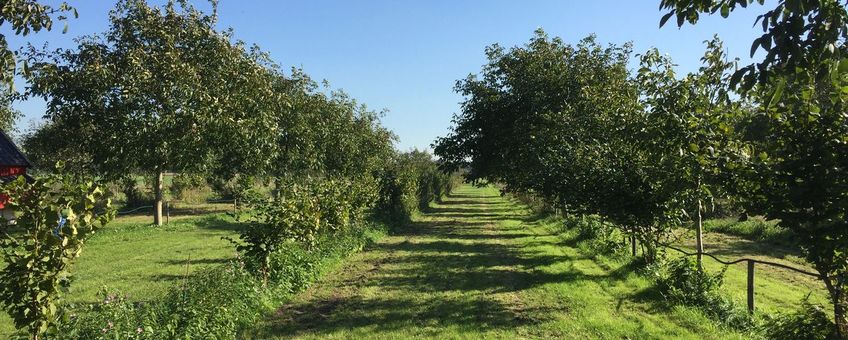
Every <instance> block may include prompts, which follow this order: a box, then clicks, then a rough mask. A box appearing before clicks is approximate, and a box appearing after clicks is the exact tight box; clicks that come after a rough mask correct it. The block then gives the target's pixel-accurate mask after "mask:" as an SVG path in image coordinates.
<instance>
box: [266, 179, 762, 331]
mask: <svg viewBox="0 0 848 340" xmlns="http://www.w3.org/2000/svg"><path fill="white" fill-rule="evenodd" d="M627 263H629V262H628V261H619V262H614V261H613V262H610V261H606V260H603V259H596V258H593V257H591V256H586V255H584V254H581V253H580V251H578V250H577V249H576V248H574V247H573V244H571V242H570V241H569V240H568V239H564V238H563V237H562V236H561V235H560V234H559V233H557V232H556V231H555V230H554V228H551V227H550V226H549V225H547V224H546V223H545V220H540V219H538V218H536V217H534V215H533V214H532V213H531V212H529V211H527V210H526V209H524V208H523V206H522V205H521V204H518V203H516V202H512V201H510V200H508V199H506V198H503V197H501V196H500V195H499V194H498V191H497V190H496V189H494V188H474V187H471V186H463V187H462V188H460V190H458V191H456V192H455V193H454V194H452V195H450V197H448V198H447V199H446V200H445V201H444V202H443V203H442V204H437V205H434V207H433V208H432V210H431V211H430V212H428V213H426V214H422V215H421V216H418V217H416V219H415V221H414V222H413V223H411V224H410V225H409V226H407V227H406V228H402V230H400V231H399V232H398V233H396V235H394V236H390V237H387V238H385V239H383V240H382V241H381V242H379V243H378V244H376V245H374V246H372V247H371V248H370V249H368V250H366V251H364V252H362V253H359V254H357V255H354V256H353V257H352V258H351V259H350V260H349V261H347V262H346V264H344V265H343V266H341V267H340V268H339V269H338V270H337V271H335V272H333V273H329V274H328V275H326V276H325V278H324V279H323V280H321V281H319V282H318V283H316V284H315V285H314V286H313V287H311V288H310V289H308V290H307V291H306V292H304V293H303V294H301V295H299V296H298V297H296V298H295V299H294V300H292V301H291V302H290V303H288V304H286V305H284V306H282V307H281V308H279V309H278V310H277V311H276V312H275V313H274V314H273V315H271V316H269V317H268V318H267V319H266V320H265V322H264V323H262V324H261V325H259V326H258V328H257V329H256V330H254V331H253V332H252V333H251V334H250V335H252V336H254V337H257V338H269V337H280V338H291V337H294V338H407V337H422V336H423V337H434V338H516V337H518V338H553V337H559V338H563V337H568V338H577V337H589V338H616V339H621V338H722V339H727V338H744V337H746V335H744V334H738V333H735V332H733V331H731V330H728V329H724V328H722V327H720V326H718V324H717V323H716V322H714V321H712V320H709V319H707V318H706V317H705V316H703V315H702V314H701V313H700V312H698V311H697V310H695V309H692V308H684V307H672V306H669V305H668V304H666V303H665V302H664V301H663V299H662V297H661V296H659V294H658V293H657V292H656V291H655V290H653V289H652V285H651V283H650V282H649V281H648V280H647V279H646V278H644V277H643V276H642V275H640V274H638V273H637V272H636V271H635V270H634V268H631V267H632V266H630V265H628V264H627Z"/></svg>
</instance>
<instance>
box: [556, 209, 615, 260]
mask: <svg viewBox="0 0 848 340" xmlns="http://www.w3.org/2000/svg"><path fill="white" fill-rule="evenodd" d="M563 226H564V227H565V228H566V229H568V230H574V231H575V232H576V233H577V240H578V246H579V247H580V248H581V250H584V251H586V252H587V253H589V254H593V255H614V254H616V253H623V250H624V249H626V248H627V244H626V243H625V242H624V236H625V235H624V234H623V233H622V232H621V229H619V228H617V227H616V226H614V225H612V224H610V223H608V222H605V221H603V220H602V219H601V218H600V216H596V215H580V216H574V215H569V216H566V217H565V218H564V220H563Z"/></svg>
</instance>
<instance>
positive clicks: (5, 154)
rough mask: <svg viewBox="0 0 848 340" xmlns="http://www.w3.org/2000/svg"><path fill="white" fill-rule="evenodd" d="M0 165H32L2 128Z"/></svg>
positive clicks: (0, 135) (0, 131) (28, 166)
mask: <svg viewBox="0 0 848 340" xmlns="http://www.w3.org/2000/svg"><path fill="white" fill-rule="evenodd" d="M0 166H23V167H27V168H31V167H32V163H30V162H29V160H28V159H27V158H26V156H24V154H23V153H22V152H21V150H20V149H18V147H17V145H15V143H14V142H12V139H11V138H9V136H7V135H6V133H5V132H3V131H2V130H0Z"/></svg>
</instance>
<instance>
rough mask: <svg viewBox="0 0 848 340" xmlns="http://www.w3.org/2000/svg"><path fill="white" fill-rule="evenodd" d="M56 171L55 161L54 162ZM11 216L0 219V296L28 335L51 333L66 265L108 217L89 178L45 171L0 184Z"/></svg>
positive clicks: (67, 273) (59, 314) (97, 187)
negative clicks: (100, 208) (31, 177)
mask: <svg viewBox="0 0 848 340" xmlns="http://www.w3.org/2000/svg"><path fill="white" fill-rule="evenodd" d="M59 171H61V167H60V168H59ZM1 190H2V193H3V195H5V196H6V197H8V202H7V203H6V204H7V208H8V209H11V210H13V211H14V212H15V215H16V218H15V219H13V220H7V219H0V251H2V256H3V260H4V265H3V266H2V269H0V282H2V283H3V284H2V285H0V301H2V303H3V306H4V308H5V309H6V311H8V312H9V315H11V316H12V319H13V320H14V322H15V326H16V327H17V328H18V329H19V330H22V331H26V332H27V333H29V334H30V336H31V337H32V338H38V337H39V336H40V335H43V334H53V332H52V331H54V330H55V329H54V328H53V327H54V326H55V325H56V322H57V321H59V319H60V318H62V317H64V316H67V315H66V314H63V312H62V302H61V301H62V300H61V297H62V294H61V292H62V291H63V290H64V289H65V288H67V287H68V286H69V285H70V282H71V271H70V267H71V265H72V264H73V262H74V260H75V259H76V258H77V257H79V255H80V253H81V252H82V248H83V245H84V244H85V241H86V240H87V239H88V237H89V236H91V235H92V234H93V233H94V232H95V230H97V228H99V227H102V226H104V225H105V224H106V223H107V222H109V221H110V220H111V219H112V218H113V217H114V210H113V209H111V206H110V204H109V202H108V200H107V202H106V203H105V205H104V207H105V209H106V210H105V211H104V212H99V211H97V208H98V205H99V204H100V201H101V199H102V197H103V195H104V191H103V189H101V186H100V185H99V184H97V183H95V182H93V181H91V180H86V179H81V178H78V177H75V176H69V175H63V174H51V175H47V176H45V177H42V178H39V179H36V180H35V181H32V182H29V181H27V180H26V179H25V178H24V177H23V176H21V177H18V178H17V179H16V180H14V181H12V182H10V183H8V184H6V185H4V186H3V187H2V189H1Z"/></svg>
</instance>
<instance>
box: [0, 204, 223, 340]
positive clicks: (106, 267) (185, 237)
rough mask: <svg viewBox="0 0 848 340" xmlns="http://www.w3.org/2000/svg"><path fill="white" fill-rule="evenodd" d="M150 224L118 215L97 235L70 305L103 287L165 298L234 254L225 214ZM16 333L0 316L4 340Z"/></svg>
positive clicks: (78, 268) (94, 297) (93, 297)
mask: <svg viewBox="0 0 848 340" xmlns="http://www.w3.org/2000/svg"><path fill="white" fill-rule="evenodd" d="M150 221H151V217H150V216H146V215H135V216H125V217H119V218H117V219H116V220H115V221H113V222H112V223H110V224H109V225H108V226H107V227H106V228H104V229H102V230H101V231H99V232H98V233H97V234H95V235H94V236H93V237H92V239H91V240H90V241H89V243H88V244H86V248H85V250H84V251H83V254H82V256H80V259H79V261H78V262H77V263H76V264H75V265H74V268H73V269H72V272H73V273H74V279H73V282H72V284H71V289H70V291H69V292H68V293H66V294H65V297H66V299H67V301H68V302H71V303H92V302H96V301H98V300H99V299H101V298H102V297H100V296H98V292H99V291H101V290H102V289H104V288H106V289H108V290H109V291H110V292H114V291H120V292H121V293H123V294H126V295H127V297H128V298H129V299H131V300H134V301H145V300H148V299H152V298H155V297H159V296H162V295H164V294H165V292H166V291H167V289H168V288H169V287H171V286H172V285H178V284H180V283H181V281H183V279H184V278H186V277H187V275H191V273H192V272H194V271H196V270H199V269H202V268H205V267H208V266H214V265H217V264H220V263H223V262H224V261H227V260H228V259H231V258H233V257H234V256H235V251H234V248H233V246H232V245H231V244H230V242H229V241H226V240H223V239H222V237H232V236H235V232H234V230H235V229H234V228H236V227H237V224H236V223H235V222H234V221H233V220H232V218H231V217H229V216H227V215H226V214H222V213H217V214H208V215H202V216H197V217H181V218H175V219H172V220H171V223H170V224H169V225H166V226H162V227H154V226H151V225H150ZM13 330H14V328H13V326H12V324H11V319H9V317H8V315H7V314H6V313H2V314H0V338H2V337H5V336H8V335H9V333H10V332H12V331H13Z"/></svg>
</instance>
